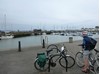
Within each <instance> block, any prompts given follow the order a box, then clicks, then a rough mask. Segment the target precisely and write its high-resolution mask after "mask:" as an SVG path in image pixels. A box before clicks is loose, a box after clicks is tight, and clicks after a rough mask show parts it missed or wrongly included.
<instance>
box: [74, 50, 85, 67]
mask: <svg viewBox="0 0 100 74" xmlns="http://www.w3.org/2000/svg"><path fill="white" fill-rule="evenodd" d="M75 61H76V64H77V65H78V66H79V67H80V68H82V67H83V66H84V63H83V62H84V61H83V53H82V52H77V53H76V55H75Z"/></svg>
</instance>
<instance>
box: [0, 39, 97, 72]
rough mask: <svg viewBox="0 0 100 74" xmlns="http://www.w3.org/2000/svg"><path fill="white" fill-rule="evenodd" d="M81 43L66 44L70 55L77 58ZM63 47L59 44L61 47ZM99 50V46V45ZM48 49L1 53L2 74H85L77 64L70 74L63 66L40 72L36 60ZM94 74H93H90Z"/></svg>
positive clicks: (69, 70)
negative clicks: (38, 54)
mask: <svg viewBox="0 0 100 74" xmlns="http://www.w3.org/2000/svg"><path fill="white" fill-rule="evenodd" d="M80 43H81V41H76V42H73V43H64V44H65V45H66V47H67V50H68V54H70V55H71V56H73V57H75V54H76V53H77V52H78V51H80V50H81V47H79V46H77V45H78V44H80ZM61 45H62V43H61V44H58V46H59V47H60V46H61ZM97 48H98V49H99V45H98V44H97ZM45 50H46V48H45V49H43V48H42V47H41V46H39V47H29V48H24V49H22V52H18V51H17V49H16V50H9V51H0V74H84V73H83V72H82V71H81V69H80V68H79V67H78V66H77V65H76V64H75V65H74V66H73V67H72V68H70V69H68V72H66V70H65V69H64V68H62V67H61V66H59V65H57V66H56V67H55V68H52V69H51V71H50V72H48V71H46V72H39V71H38V70H36V69H35V68H34V60H35V57H36V55H37V53H38V52H45ZM90 74H92V73H90Z"/></svg>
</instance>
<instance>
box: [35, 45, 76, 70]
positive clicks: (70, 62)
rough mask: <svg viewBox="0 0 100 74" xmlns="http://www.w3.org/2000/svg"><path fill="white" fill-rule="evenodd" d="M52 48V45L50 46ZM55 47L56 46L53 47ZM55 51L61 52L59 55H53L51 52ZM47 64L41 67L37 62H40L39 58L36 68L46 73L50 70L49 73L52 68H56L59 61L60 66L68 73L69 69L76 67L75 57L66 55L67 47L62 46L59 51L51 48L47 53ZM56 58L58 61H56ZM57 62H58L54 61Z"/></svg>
mask: <svg viewBox="0 0 100 74" xmlns="http://www.w3.org/2000/svg"><path fill="white" fill-rule="evenodd" d="M50 46H52V45H50ZM53 46H55V45H53ZM53 50H56V51H59V52H58V53H55V54H52V53H51V52H52V51H53ZM46 54H47V55H46V56H47V58H46V64H45V66H44V67H42V68H41V67H39V65H38V63H37V60H38V57H37V58H36V59H35V62H34V66H35V68H36V69H37V70H40V71H46V70H47V69H48V71H50V67H55V66H56V62H57V61H58V60H59V64H60V65H61V66H62V67H64V68H66V71H67V68H71V67H73V66H74V64H75V60H74V58H73V57H71V56H70V55H66V54H65V47H64V46H62V47H61V49H58V48H51V49H49V50H47V51H46ZM55 57H56V59H54V58H55ZM54 60H56V61H54ZM66 64H67V65H66Z"/></svg>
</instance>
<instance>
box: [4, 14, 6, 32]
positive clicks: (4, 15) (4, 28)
mask: <svg viewBox="0 0 100 74" xmlns="http://www.w3.org/2000/svg"><path fill="white" fill-rule="evenodd" d="M4 22H5V23H4V30H5V32H6V14H5V15H4Z"/></svg>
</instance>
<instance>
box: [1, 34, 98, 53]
mask: <svg viewBox="0 0 100 74" xmlns="http://www.w3.org/2000/svg"><path fill="white" fill-rule="evenodd" d="M69 37H73V41H77V40H82V37H81V36H61V35H39V36H28V37H21V38H13V39H7V40H0V51H4V50H10V49H17V48H18V41H20V42H21V47H22V48H24V47H32V46H42V41H43V39H44V40H45V43H46V45H49V44H54V43H60V42H68V41H69ZM92 37H93V38H99V35H93V36H92Z"/></svg>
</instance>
